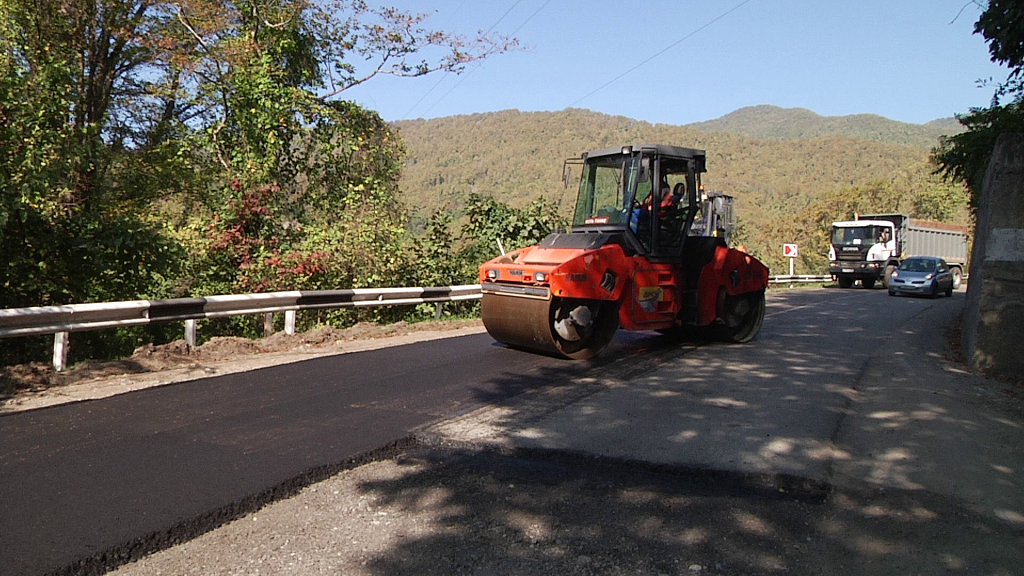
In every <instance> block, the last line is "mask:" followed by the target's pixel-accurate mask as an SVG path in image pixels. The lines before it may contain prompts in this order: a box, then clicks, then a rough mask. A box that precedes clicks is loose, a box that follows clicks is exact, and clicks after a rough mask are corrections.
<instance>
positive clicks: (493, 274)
mask: <svg viewBox="0 0 1024 576" xmlns="http://www.w3.org/2000/svg"><path fill="white" fill-rule="evenodd" d="M497 277H498V271H497V270H488V271H487V279H488V280H494V279H496V278H497Z"/></svg>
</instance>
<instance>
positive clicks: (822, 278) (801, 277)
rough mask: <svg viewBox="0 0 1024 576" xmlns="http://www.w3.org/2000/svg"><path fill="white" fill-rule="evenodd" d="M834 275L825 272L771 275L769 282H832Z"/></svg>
mask: <svg viewBox="0 0 1024 576" xmlns="http://www.w3.org/2000/svg"><path fill="white" fill-rule="evenodd" d="M831 280H832V276H830V275H828V274H825V275H819V276H815V275H813V274H794V275H792V276H789V275H785V276H769V277H768V283H769V284H797V283H800V282H830V281H831Z"/></svg>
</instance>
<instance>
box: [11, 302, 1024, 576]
mask: <svg viewBox="0 0 1024 576" xmlns="http://www.w3.org/2000/svg"><path fill="white" fill-rule="evenodd" d="M962 298H963V295H962V293H959V294H957V295H955V296H954V298H952V299H940V300H919V299H909V298H888V297H886V296H885V294H884V292H880V291H877V290H876V291H864V290H849V291H840V290H808V291H804V290H800V291H791V292H781V293H777V292H773V293H772V295H771V297H770V299H769V309H768V314H767V318H766V321H765V326H764V329H763V331H762V333H761V335H760V336H759V337H758V338H757V339H756V340H755V341H754V342H752V343H750V344H748V345H742V346H726V345H719V344H707V343H696V344H695V343H692V342H671V341H669V340H668V339H666V338H662V337H658V336H653V335H650V334H624V333H620V334H619V336H618V337H617V338H616V341H615V342H614V343H613V345H612V349H611V350H609V351H608V352H607V353H605V354H603V355H602V357H601V358H600V359H598V360H595V361H592V362H587V363H577V362H566V361H562V360H557V359H552V358H546V357H543V356H537V355H533V354H525V353H522V352H518V351H515V350H510V349H506V348H503V347H500V346H497V345H495V344H494V343H493V342H492V341H491V340H490V339H489V338H488V337H487V336H486V335H479V336H467V337H460V338H453V339H449V340H440V341H434V342H427V343H421V344H416V345H412V346H406V347H402V348H395V349H384V350H377V351H372V352H365V353H360V354H350V355H346V356H338V357H331V358H322V359H317V360H311V361H307V362H302V363H296V364H290V365H286V366H280V367H276V368H267V369H263V370H259V371H255V372H250V373H244V374H234V375H228V376H223V377H219V378H210V379H207V380H200V381H193V382H188V383H184V384H180V385H173V386H167V387H163V388H158V389H152V390H147V391H143V392H135V393H132V394H127V395H123V396H118V397H114V398H109V399H106V400H102V401H96V402H85V403H80V404H74V405H68V406H61V407H55V408H50V409H45V410H39V411H34V412H27V413H23V414H16V415H10V416H4V417H0V437H2V438H4V442H3V445H2V446H0V566H3V567H4V573H5V574H6V573H11V574H37V573H46V572H50V571H54V570H59V569H62V568H66V567H68V566H69V565H72V564H74V563H75V562H76V561H78V560H81V559H83V558H93V559H94V562H93V564H88V565H89V566H92V565H96V562H95V558H96V555H98V554H102V553H103V552H104V551H107V550H115V549H116V550H121V551H124V550H125V549H126V543H130V542H132V541H141V540H142V539H145V538H146V537H150V536H151V535H153V534H159V533H162V532H166V531H167V530H169V529H171V528H173V527H174V526H178V525H181V524H184V523H188V522H191V521H194V519H196V518H199V517H202V516H204V515H215V514H221V515H224V512H223V511H224V510H225V509H229V510H230V509H231V507H232V506H236V507H238V510H239V512H245V511H247V509H251V508H252V507H251V506H250V507H248V508H247V507H246V506H245V502H246V501H247V499H248V500H252V501H254V502H256V503H262V502H265V501H267V500H270V499H273V498H274V497H276V496H279V495H280V494H277V495H275V494H268V493H267V491H268V490H273V489H274V488H275V487H278V488H279V487H281V486H287V484H288V483H289V482H291V481H294V479H296V478H299V477H302V476H303V475H308V474H309V473H310V471H316V470H322V471H324V473H326V472H329V471H331V470H337V469H341V468H342V467H344V466H345V465H346V463H347V462H348V463H357V462H359V461H360V460H359V458H360V456H361V455H362V456H366V455H368V454H372V453H373V451H374V450H379V449H380V448H381V447H384V446H388V445H391V444H394V443H395V442H399V441H401V439H403V438H407V437H408V435H409V433H410V432H411V431H413V430H423V429H424V428H425V426H426V425H428V424H430V423H440V429H441V432H440V434H441V436H442V437H444V438H446V439H447V440H448V441H451V442H456V443H457V442H459V441H465V442H476V441H477V440H479V438H477V437H474V434H475V433H476V432H473V431H472V426H468V427H467V426H465V425H463V426H462V427H461V428H459V427H458V426H454V427H453V430H448V431H445V430H444V428H445V425H446V423H449V422H450V423H459V422H462V423H465V422H466V421H471V420H472V419H473V418H474V416H475V415H477V414H480V415H481V416H482V417H484V418H486V419H487V428H488V429H489V430H491V431H494V430H497V431H498V432H497V434H492V435H491V437H489V438H488V439H487V441H496V440H500V441H501V442H503V443H504V445H505V446H506V447H508V446H511V447H513V448H514V449H516V450H525V451H531V450H532V451H537V452H538V453H540V452H544V451H548V452H557V453H563V454H579V455H590V456H597V457H599V458H601V459H605V460H607V461H609V462H614V461H625V462H646V463H650V464H653V465H659V464H661V465H667V466H679V467H685V468H691V469H704V470H712V471H719V472H725V473H730V472H738V473H742V474H751V473H752V474H761V475H765V476H768V477H770V476H772V475H784V476H786V477H790V478H803V479H809V480H811V481H813V482H816V483H819V484H820V485H824V486H828V485H833V484H836V485H839V484H841V485H844V486H852V487H863V486H878V487H896V488H899V489H901V490H927V491H930V492H934V493H936V494H939V495H943V496H948V497H949V498H951V499H956V500H957V501H960V500H962V501H963V502H965V503H966V504H967V505H969V506H970V507H972V508H974V509H975V510H977V511H979V513H984V514H989V515H994V516H995V517H996V518H998V519H999V521H1000V522H1003V523H1005V524H1006V525H1007V526H1008V527H1010V528H1011V529H1014V530H1020V529H1021V524H1022V523H1024V516H1021V511H1022V509H1024V508H1022V505H1021V496H1020V493H1021V490H1020V489H1019V485H1020V481H1019V480H1018V477H1017V475H1019V474H1020V473H1021V470H1022V467H1021V466H1020V463H1021V462H1022V460H1024V455H1022V454H1021V452H1020V447H1021V446H1024V442H1021V440H1024V437H1022V433H1021V428H1020V426H1019V425H1016V424H1015V422H1018V423H1019V422H1020V421H1021V420H1020V419H1019V418H1016V420H1015V419H1014V418H1015V417H1014V415H1012V414H1006V413H1005V412H1004V411H1002V410H1000V409H999V407H998V406H995V405H994V404H993V402H992V398H986V397H980V396H978V397H972V399H969V400H968V401H966V404H965V400H964V398H963V394H961V393H958V392H961V390H960V388H961V387H962V386H965V385H966V386H970V385H971V384H970V379H971V378H977V377H973V376H970V375H967V374H963V373H958V372H956V371H955V368H953V367H951V364H950V363H949V362H947V361H944V360H943V359H941V358H936V357H935V356H934V354H935V353H934V352H932V351H934V350H941V349H942V341H941V338H942V337H943V336H942V334H941V328H942V326H944V325H945V324H947V323H948V320H949V318H950V316H951V315H952V314H955V313H956V312H957V311H958V310H959V309H960V307H961V306H962V302H963V300H962ZM936 346H937V347H936ZM939 380H944V381H945V384H941V385H933V383H934V382H937V381H939ZM890 381H895V382H896V383H897V385H896V386H891V385H890V384H889V382H890ZM594 382H598V384H594ZM588 383H590V384H588ZM563 384H572V386H561V385H563ZM588 386H589V387H588ZM560 387H561V390H559V388H560ZM542 388H548V389H550V388H555V389H556V391H557V392H560V393H562V395H563V400H565V399H568V400H567V401H565V402H564V403H563V405H559V406H554V407H552V406H550V405H548V406H545V405H542V404H543V403H540V404H538V403H534V404H532V408H531V407H530V406H526V407H524V403H523V402H518V401H517V400H516V399H517V398H519V397H520V396H523V394H522V393H524V392H527V393H529V392H532V391H535V390H538V389H542ZM572 390H584V392H572ZM574 394H575V395H574ZM526 395H527V396H528V395H529V394H526ZM937 396H939V397H940V398H936V397H937ZM487 406H497V408H495V409H494V410H499V411H500V413H499V415H498V416H497V417H495V416H494V415H493V414H491V415H490V416H488V415H487V412H488V410H489V409H488V408H487ZM471 411H472V412H473V413H472V414H469V415H468V416H463V417H461V418H459V417H458V416H460V415H462V414H466V413H468V412H471ZM434 428H437V426H435V427H434ZM974 432H978V434H977V435H976V434H974ZM950 443H959V444H958V446H957V447H955V448H953V449H952V451H949V450H950V449H948V448H946V445H948V444H950ZM353 459H355V460H353ZM961 462H963V463H968V464H969V465H968V466H965V467H962V471H960V472H954V471H956V470H958V469H959V467H958V466H957V464H959V463H961ZM947 465H948V467H947ZM261 494H262V496H261ZM230 515H231V514H230V513H228V514H227V515H226V516H227V517H230ZM140 546H144V544H140ZM129 548H130V547H129ZM118 563H119V562H118V561H117V560H116V559H111V561H110V564H115V565H116V564H118ZM99 565H102V559H101V561H100V563H99Z"/></svg>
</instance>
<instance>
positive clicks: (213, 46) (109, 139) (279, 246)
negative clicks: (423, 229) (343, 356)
mask: <svg viewBox="0 0 1024 576" xmlns="http://www.w3.org/2000/svg"><path fill="white" fill-rule="evenodd" d="M425 19H426V16H424V15H416V14H407V13H404V12H400V11H398V10H394V9H390V8H381V9H378V8H371V7H369V6H368V5H367V4H366V3H365V2H363V1H362V0H344V1H334V2H330V1H320V0H318V1H313V0H173V1H160V0H0V97H2V100H0V169H2V172H3V174H4V175H5V179H4V180H2V181H0V250H3V251H4V252H5V253H7V254H9V255H11V264H10V265H9V266H7V267H6V268H5V269H4V270H3V271H0V302H2V303H3V305H4V306H32V305H45V304H64V303H72V302H87V301H97V300H117V299H133V298H139V297H161V296H180V295H189V294H209V293H211V292H215V291H237V290H246V291H255V290H264V289H275V288H280V287H288V288H310V287H317V286H322V287H342V286H345V285H355V284H361V285H366V283H376V284H377V285H382V284H387V283H391V282H397V281H398V280H397V279H398V278H400V275H401V274H402V270H403V263H402V262H401V259H402V257H401V254H400V252H401V250H400V245H401V243H402V235H403V234H404V230H403V225H404V218H405V216H404V209H403V207H402V206H401V205H400V203H399V202H397V198H396V196H397V178H398V169H399V166H400V159H401V154H402V151H403V148H402V146H401V143H400V140H399V139H398V138H397V137H396V136H395V135H394V134H393V133H392V132H391V130H390V129H389V128H388V127H387V125H386V124H385V123H384V122H383V121H382V120H381V119H380V117H379V116H378V115H377V114H375V113H373V112H372V111H367V110H364V109H362V108H360V107H358V106H356V105H354V104H351V103H348V102H345V101H343V100H340V99H339V98H340V95H341V94H342V93H343V92H344V90H346V89H347V88H350V87H352V86H355V85H357V84H360V83H363V82H366V81H368V80H369V79H371V78H374V77H376V76H379V75H381V74H392V75H398V76H417V75H422V74H427V73H430V72H433V71H437V70H446V71H451V72H456V73H457V72H460V71H461V70H462V69H463V68H464V66H465V65H466V64H467V63H469V62H472V61H474V60H477V59H480V58H485V57H487V56H490V55H492V54H496V53H499V52H502V51H505V50H508V49H510V48H512V47H513V46H514V45H515V42H514V41H513V40H510V39H507V38H504V37H501V36H480V37H477V38H471V39H465V38H461V37H458V36H455V35H451V34H448V33H445V32H439V31H433V30H430V29H428V28H426V27H425V26H424V22H425ZM428 53H429V55H428V56H424V54H428ZM296 283H298V284H296ZM75 337H76V338H78V337H79V336H77V335H76V336H75Z"/></svg>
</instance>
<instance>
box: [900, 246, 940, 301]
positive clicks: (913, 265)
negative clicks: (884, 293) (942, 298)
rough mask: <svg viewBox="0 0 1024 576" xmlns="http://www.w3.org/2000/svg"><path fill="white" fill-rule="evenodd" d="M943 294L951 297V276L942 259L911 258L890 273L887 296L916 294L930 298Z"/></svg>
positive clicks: (929, 257) (931, 257)
mask: <svg viewBox="0 0 1024 576" xmlns="http://www.w3.org/2000/svg"><path fill="white" fill-rule="evenodd" d="M943 293H945V294H946V296H952V295H953V274H952V273H951V272H950V271H949V266H948V265H947V264H946V261H945V260H943V259H942V258H936V257H934V256H913V257H911V258H907V259H906V260H904V261H903V263H902V264H900V267H899V268H897V269H896V270H895V271H894V272H893V273H892V279H891V280H890V281H889V296H895V295H897V294H918V295H921V296H930V297H932V298H934V297H936V296H938V295H939V294H943Z"/></svg>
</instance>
